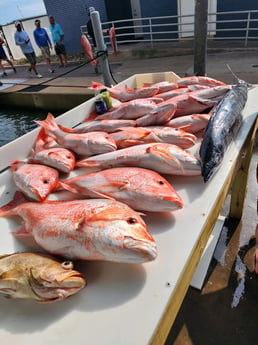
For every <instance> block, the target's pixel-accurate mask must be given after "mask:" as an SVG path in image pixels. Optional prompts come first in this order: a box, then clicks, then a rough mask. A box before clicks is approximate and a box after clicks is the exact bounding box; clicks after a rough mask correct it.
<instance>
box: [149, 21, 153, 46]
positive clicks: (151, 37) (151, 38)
mask: <svg viewBox="0 0 258 345" xmlns="http://www.w3.org/2000/svg"><path fill="white" fill-rule="evenodd" d="M149 27H150V41H151V49H153V35H152V22H151V18H149Z"/></svg>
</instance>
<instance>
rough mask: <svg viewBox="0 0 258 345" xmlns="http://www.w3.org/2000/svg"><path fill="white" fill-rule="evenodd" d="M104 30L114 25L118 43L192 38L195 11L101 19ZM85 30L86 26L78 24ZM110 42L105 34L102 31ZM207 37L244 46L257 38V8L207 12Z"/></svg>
mask: <svg viewBox="0 0 258 345" xmlns="http://www.w3.org/2000/svg"><path fill="white" fill-rule="evenodd" d="M101 25H102V28H103V31H105V30H108V29H109V28H110V27H111V26H113V27H114V28H115V32H116V39H117V44H118V45H119V44H124V43H137V42H146V43H150V44H151V47H153V46H154V43H155V42H172V41H174V42H177V41H180V40H184V41H187V40H189V41H190V40H193V38H194V14H192V15H182V16H162V17H147V18H146V17H145V18H133V19H125V20H115V21H109V22H103V23H102V24H101ZM80 29H81V33H82V34H87V26H86V25H83V26H81V27H80ZM104 38H105V42H106V44H107V45H109V44H110V41H109V37H108V35H107V34H105V35H104ZM208 38H212V39H213V40H218V41H221V40H238V41H241V43H240V44H243V45H244V46H245V47H247V46H248V42H250V41H253V40H258V10H257V11H256V10H250V11H232V12H216V13H209V14H208Z"/></svg>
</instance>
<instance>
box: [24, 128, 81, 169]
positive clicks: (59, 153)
mask: <svg viewBox="0 0 258 345" xmlns="http://www.w3.org/2000/svg"><path fill="white" fill-rule="evenodd" d="M48 145H49V136H48V135H46V133H45V130H44V128H41V130H40V131H39V134H38V136H37V139H36V141H35V145H34V147H33V148H32V149H31V151H30V158H29V160H28V163H38V164H45V165H48V166H50V167H52V168H55V169H57V170H59V171H61V172H64V173H69V172H70V171H72V170H73V169H74V164H75V156H74V154H73V153H72V152H71V151H69V150H67V149H65V148H64V147H52V148H46V147H47V146H48Z"/></svg>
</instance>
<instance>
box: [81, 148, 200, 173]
mask: <svg viewBox="0 0 258 345" xmlns="http://www.w3.org/2000/svg"><path fill="white" fill-rule="evenodd" d="M76 166H77V167H79V168H80V167H81V168H95V169H99V170H102V169H107V168H114V167H121V166H127V167H129V166H131V167H133V166H134V167H141V168H146V169H151V170H154V171H156V172H158V173H160V174H172V175H184V176H195V175H200V174H201V165H200V161H199V160H198V159H197V158H196V157H194V156H193V155H192V154H190V153H189V152H187V151H185V150H183V149H181V148H180V147H179V146H177V145H173V144H167V143H150V144H142V145H136V146H131V147H127V148H125V149H120V150H117V151H115V152H109V153H104V154H102V155H97V156H94V157H90V158H85V159H81V160H78V161H77V163H76Z"/></svg>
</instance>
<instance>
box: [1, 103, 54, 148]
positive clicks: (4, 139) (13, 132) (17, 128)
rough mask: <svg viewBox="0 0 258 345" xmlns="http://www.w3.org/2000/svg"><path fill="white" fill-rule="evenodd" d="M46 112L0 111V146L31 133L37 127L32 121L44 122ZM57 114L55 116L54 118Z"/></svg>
mask: <svg viewBox="0 0 258 345" xmlns="http://www.w3.org/2000/svg"><path fill="white" fill-rule="evenodd" d="M47 114H48V112H47V111H46V110H39V109H33V110H27V109H26V110H23V109H9V108H8V109H7V108H4V109H1V110H0V146H3V145H6V144H8V143H9V142H11V141H12V140H14V139H17V138H18V137H20V136H22V135H23V134H25V133H27V132H30V131H32V130H33V129H34V128H36V127H38V125H37V124H36V123H35V122H34V120H44V119H45V118H46V117H47ZM56 115H58V114H55V116H56Z"/></svg>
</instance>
